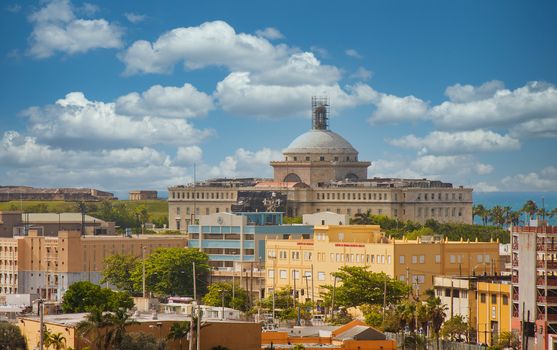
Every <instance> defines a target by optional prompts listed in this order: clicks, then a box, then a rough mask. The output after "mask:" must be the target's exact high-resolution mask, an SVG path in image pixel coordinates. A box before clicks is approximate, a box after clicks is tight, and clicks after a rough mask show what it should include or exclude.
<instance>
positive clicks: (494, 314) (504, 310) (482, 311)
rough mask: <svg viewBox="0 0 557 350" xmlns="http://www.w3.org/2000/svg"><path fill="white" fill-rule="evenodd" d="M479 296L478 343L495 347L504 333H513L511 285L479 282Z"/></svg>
mask: <svg viewBox="0 0 557 350" xmlns="http://www.w3.org/2000/svg"><path fill="white" fill-rule="evenodd" d="M477 295H478V298H477V299H478V300H477V303H476V306H477V311H476V315H477V317H478V318H477V322H476V327H475V328H474V329H476V330H477V342H478V343H480V344H488V345H490V346H491V345H495V343H496V340H497V339H498V337H499V336H500V335H501V333H502V332H510V331H511V302H510V300H511V285H510V283H508V282H507V283H490V282H478V284H477Z"/></svg>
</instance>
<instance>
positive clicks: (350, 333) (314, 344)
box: [261, 320, 397, 350]
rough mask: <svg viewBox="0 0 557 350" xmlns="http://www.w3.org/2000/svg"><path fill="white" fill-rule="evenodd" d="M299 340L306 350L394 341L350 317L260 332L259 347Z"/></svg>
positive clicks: (370, 347) (366, 347)
mask: <svg viewBox="0 0 557 350" xmlns="http://www.w3.org/2000/svg"><path fill="white" fill-rule="evenodd" d="M294 344H301V345H303V346H304V348H305V349H306V350H318V349H343V350H352V349H354V350H356V349H358V350H380V349H381V350H395V349H396V348H397V347H396V341H394V340H387V338H386V336H385V334H383V333H381V332H380V331H378V330H376V329H375V328H373V327H370V326H368V325H366V324H365V323H364V322H362V321H360V320H354V321H351V322H349V323H347V324H345V325H343V326H340V327H331V326H324V327H297V328H292V329H279V330H276V331H269V332H263V333H262V334H261V347H265V346H271V345H272V346H273V348H274V349H290V348H291V346H292V345H294Z"/></svg>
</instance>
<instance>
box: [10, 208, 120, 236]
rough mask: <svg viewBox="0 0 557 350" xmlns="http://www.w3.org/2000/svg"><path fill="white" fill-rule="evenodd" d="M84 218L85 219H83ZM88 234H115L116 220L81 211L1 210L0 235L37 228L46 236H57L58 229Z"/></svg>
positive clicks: (12, 234)
mask: <svg viewBox="0 0 557 350" xmlns="http://www.w3.org/2000/svg"><path fill="white" fill-rule="evenodd" d="M82 220H83V221H82ZM82 225H83V228H84V231H85V232H84V234H86V235H113V234H115V233H116V228H115V225H114V222H109V221H104V220H101V219H98V218H95V217H93V216H90V215H85V216H84V217H83V218H82V216H81V214H80V213H22V212H20V211H9V212H5V211H0V237H12V236H14V235H25V234H26V232H27V231H28V230H29V229H36V230H39V231H40V232H41V234H44V235H45V236H57V235H58V231H81V227H82Z"/></svg>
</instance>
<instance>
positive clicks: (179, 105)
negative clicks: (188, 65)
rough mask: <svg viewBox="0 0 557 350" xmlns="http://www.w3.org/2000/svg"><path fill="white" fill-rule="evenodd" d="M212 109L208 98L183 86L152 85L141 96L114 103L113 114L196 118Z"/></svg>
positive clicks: (188, 85)
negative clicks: (114, 110) (114, 109)
mask: <svg viewBox="0 0 557 350" xmlns="http://www.w3.org/2000/svg"><path fill="white" fill-rule="evenodd" d="M212 108H213V99H212V97H211V96H209V95H207V94H205V93H203V92H200V91H198V90H197V89H196V88H195V87H194V86H192V85H191V84H187V83H186V84H184V86H182V87H174V86H161V85H154V86H152V87H150V88H149V89H148V90H147V91H144V92H142V93H137V92H132V93H130V94H128V95H125V96H121V97H119V98H118V99H117V100H116V113H119V114H122V115H131V116H141V117H142V116H153V117H166V118H188V117H196V116H202V115H205V114H207V113H208V112H209V111H210V110H211V109H212Z"/></svg>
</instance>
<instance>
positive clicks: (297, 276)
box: [292, 270, 300, 280]
mask: <svg viewBox="0 0 557 350" xmlns="http://www.w3.org/2000/svg"><path fill="white" fill-rule="evenodd" d="M292 278H293V279H295V280H299V279H300V271H299V270H292Z"/></svg>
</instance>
